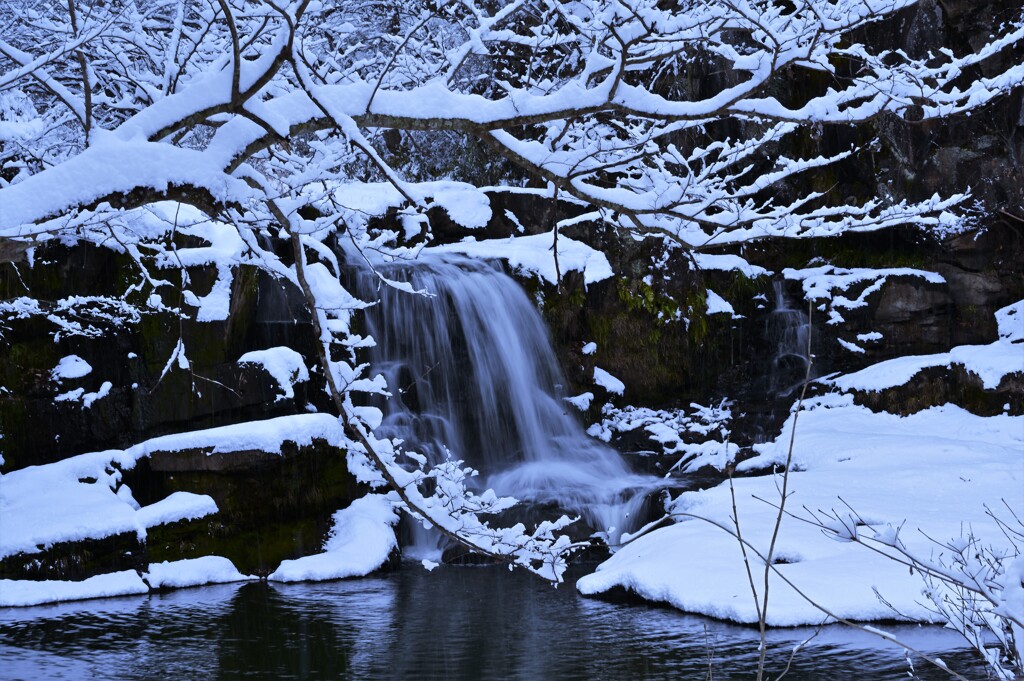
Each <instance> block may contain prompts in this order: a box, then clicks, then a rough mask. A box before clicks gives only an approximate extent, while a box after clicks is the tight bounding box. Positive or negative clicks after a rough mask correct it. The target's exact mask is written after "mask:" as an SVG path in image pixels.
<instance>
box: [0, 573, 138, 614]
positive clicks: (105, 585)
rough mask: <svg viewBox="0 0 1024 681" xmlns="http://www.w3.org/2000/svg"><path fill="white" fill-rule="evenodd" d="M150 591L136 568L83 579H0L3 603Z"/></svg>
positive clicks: (14, 603)
mask: <svg viewBox="0 0 1024 681" xmlns="http://www.w3.org/2000/svg"><path fill="white" fill-rule="evenodd" d="M148 592H149V588H148V587H147V586H146V583H145V582H143V581H142V578H141V577H139V574H138V573H137V572H135V571H134V570H123V571H121V572H111V573H109V574H105V575H96V576H95V577H90V578H88V579H85V580H82V581H80V582H70V581H62V580H47V581H39V582H36V581H29V580H14V579H0V607H10V606H28V605H39V604H40V603H52V602H55V601H76V600H83V599H86V598H109V597H111V596H129V595H136V594H144V593H148Z"/></svg>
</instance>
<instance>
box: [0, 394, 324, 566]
mask: <svg viewBox="0 0 1024 681" xmlns="http://www.w3.org/2000/svg"><path fill="white" fill-rule="evenodd" d="M315 439H322V440H326V441H328V442H330V443H332V444H334V445H338V444H341V443H342V442H343V441H344V435H343V433H342V429H341V426H340V424H339V423H338V419H337V418H335V417H333V416H330V415H329V414H299V415H294V416H283V417H279V418H275V419H268V420H266V421H256V422H250V423H239V424H235V425H231V426H222V427H219V428H210V429H208V430H199V431H193V432H189V433H181V434H177V435H164V436H162V437H157V438H153V439H151V440H147V441H145V442H142V443H140V444H138V445H135V446H134V447H130V448H128V449H125V450H108V451H105V452H93V453H89V454H80V455H78V456H73V457H70V458H67V459H64V460H62V461H58V462H55V463H51V464H46V465H43V466H31V467H29V468H24V469H21V470H17V471H13V472H11V473H6V474H4V475H2V476H0V518H2V521H0V522H2V527H3V532H0V558H4V557H6V556H10V555H14V554H17V553H37V552H39V551H40V550H42V549H43V548H46V547H48V546H52V545H53V544H57V543H61V542H69V541H78V540H82V539H102V538H105V537H110V536H113V535H117V534H123V533H135V534H136V535H137V536H138V537H139V538H140V539H144V538H145V536H146V529H147V528H148V527H152V526H154V525H157V524H161V523H171V522H178V521H181V520H190V519H196V518H200V517H204V516H206V515H209V514H211V513H215V512H216V510H217V509H216V505H215V504H214V502H213V500H212V499H211V498H210V497H208V496H205V495H196V494H190V493H186V492H177V493H174V494H172V495H170V496H168V497H166V498H165V499H162V500H159V501H157V502H155V503H154V504H151V505H150V506H145V507H142V508H139V506H138V504H137V503H135V501H134V500H133V499H132V496H131V492H130V490H129V489H128V488H127V486H125V485H123V484H121V473H120V471H119V470H117V467H120V468H122V469H130V468H132V467H133V466H134V465H135V462H136V461H138V460H139V459H140V458H143V457H146V456H148V455H149V454H151V453H152V452H158V451H162V452H174V451H181V450H186V449H193V450H194V449H199V450H205V451H207V452H208V455H209V456H216V455H217V454H219V453H225V452H235V451H247V450H256V451H264V452H269V453H278V452H280V451H281V447H282V444H283V442H284V441H286V440H289V441H292V442H295V443H296V444H297V445H298V446H305V445H309V444H311V443H312V441H313V440H315Z"/></svg>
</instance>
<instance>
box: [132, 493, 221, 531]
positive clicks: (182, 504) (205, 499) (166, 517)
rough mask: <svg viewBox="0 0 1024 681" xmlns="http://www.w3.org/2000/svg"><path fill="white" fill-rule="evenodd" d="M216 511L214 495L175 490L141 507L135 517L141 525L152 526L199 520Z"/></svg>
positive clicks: (144, 526)
mask: <svg viewBox="0 0 1024 681" xmlns="http://www.w3.org/2000/svg"><path fill="white" fill-rule="evenodd" d="M121 489H126V488H125V487H122V488H121ZM216 512H217V502H215V501H214V500H213V497H210V496H207V495H206V494H193V493H192V492H174V493H172V494H171V495H170V496H168V497H165V498H163V499H161V500H160V501H157V502H154V503H152V504H150V505H149V506H143V507H142V508H140V509H139V510H138V511H136V512H135V519H136V522H137V523H138V525H139V526H140V527H143V528H150V527H156V526H157V525H166V524H169V523H176V522H179V521H182V520H197V519H199V518H203V517H206V516H208V515H213V514H214V513H216Z"/></svg>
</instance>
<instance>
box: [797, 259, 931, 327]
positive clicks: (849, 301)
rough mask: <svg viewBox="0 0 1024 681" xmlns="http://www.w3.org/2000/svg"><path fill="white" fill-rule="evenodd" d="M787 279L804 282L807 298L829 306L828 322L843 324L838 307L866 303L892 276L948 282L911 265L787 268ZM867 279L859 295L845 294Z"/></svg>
mask: <svg viewBox="0 0 1024 681" xmlns="http://www.w3.org/2000/svg"><path fill="white" fill-rule="evenodd" d="M782 274H783V276H785V277H786V279H790V280H795V281H800V282H802V283H803V289H804V297H805V298H807V300H810V301H813V302H817V303H821V304H822V306H821V307H820V308H819V309H821V310H824V309H825V305H828V306H829V310H828V311H829V321H828V323H829V324H840V323H842V322H843V321H845V320H844V319H843V317H842V315H841V314H840V312H839V310H852V309H854V308H858V307H864V306H865V305H867V304H868V303H867V299H868V296H870V295H871V294H872V293H875V292H876V291H879V290H881V288H882V286H883V285H884V284H885V282H886V281H887V280H888V279H889V277H919V278H921V279H924V280H925V281H927V282H928V283H930V284H942V283H945V281H946V280H945V279H944V278H943V277H942V275H940V274H937V273H935V272H927V271H925V270H915V269H911V268H909V267H895V268H888V269H871V268H864V267H857V268H852V269H851V268H844V267H835V266H834V265H822V266H820V267H808V268H805V269H800V270H797V269H792V268H786V269H784V270H783V271H782ZM865 282H867V283H868V285H867V286H866V287H864V288H863V289H862V290H861V292H860V294H859V295H858V296H857V297H856V298H848V297H846V296H845V295H840V293H845V292H846V291H848V290H849V289H851V288H852V287H854V286H856V285H858V284H863V283H865Z"/></svg>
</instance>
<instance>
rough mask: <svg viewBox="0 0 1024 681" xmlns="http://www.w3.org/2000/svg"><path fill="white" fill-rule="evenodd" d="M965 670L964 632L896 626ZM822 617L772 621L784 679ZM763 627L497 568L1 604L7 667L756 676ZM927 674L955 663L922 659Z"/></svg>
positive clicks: (850, 650)
mask: <svg viewBox="0 0 1024 681" xmlns="http://www.w3.org/2000/svg"><path fill="white" fill-rule="evenodd" d="M890 629H896V630H897V633H898V634H899V635H900V636H901V638H903V639H904V640H905V641H906V642H907V643H909V644H911V645H913V646H914V647H916V648H918V649H921V650H924V651H927V652H929V653H931V654H934V653H937V654H939V655H941V657H942V659H943V660H944V661H946V662H947V663H948V664H949V665H950V666H951V667H953V668H954V669H958V670H959V671H961V673H964V674H965V675H966V676H968V677H970V678H984V676H985V675H984V670H983V669H981V668H980V667H979V666H978V663H977V660H976V659H975V658H974V657H973V656H972V655H971V654H970V653H969V652H967V651H966V650H964V648H963V644H962V641H961V640H960V639H959V638H958V637H956V636H955V635H954V634H952V633H951V632H948V631H944V630H942V629H939V628H937V627H917V626H902V627H893V628H890ZM813 633H814V630H813V629H787V630H777V631H773V632H771V633H770V638H769V650H770V655H769V660H770V663H769V669H770V670H771V671H773V672H774V674H773V676H772V677H771V678H774V676H777V675H778V674H779V673H780V672H781V671H782V670H783V668H784V667H785V665H786V661H787V660H788V659H789V657H790V652H791V650H792V649H793V646H794V645H796V644H797V643H799V642H800V641H802V640H804V639H806V638H807V637H808V636H810V635H811V634H813ZM756 657H757V632H756V631H755V630H753V629H750V628H745V627H736V626H730V625H727V624H723V623H720V622H715V621H713V620H708V619H704V618H701V617H695V616H690V615H684V614H681V613H678V612H676V611H674V610H671V609H669V608H661V607H652V606H647V605H642V604H618V603H607V602H602V601H598V600H593V599H585V598H582V597H580V596H579V595H577V593H576V591H575V590H574V589H573V587H572V584H571V582H570V583H569V584H566V585H563V586H562V587H560V588H558V589H553V588H551V587H549V586H547V585H546V584H544V583H542V582H540V581H539V580H537V579H536V578H533V577H531V576H529V575H526V574H522V573H520V572H518V571H517V572H515V573H509V572H508V571H507V570H506V569H504V568H498V567H476V568H470V567H462V568H457V567H442V568H438V569H436V570H434V571H433V572H427V571H426V570H424V569H422V568H421V567H419V565H416V564H406V565H404V566H403V567H402V569H401V570H398V571H396V572H393V573H390V574H385V575H382V576H379V577H371V578H367V579H359V580H351V581H339V582H328V583H319V584H296V585H269V584H265V583H250V584H242V585H237V584H235V585H224V586H213V587H203V588H198V589H185V590H181V591H175V592H170V593H167V594H164V595H154V596H148V597H147V596H143V597H126V598H116V599H103V600H93V601H83V602H77V603H66V604H57V605H49V606H39V607H34V608H8V609H2V610H0V678H2V679H5V680H6V679H26V680H34V679H140V680H141V679H153V680H160V681H176V680H178V679H217V678H220V679H236V678H251V679H344V678H355V679H473V680H475V679H581V680H583V679H706V678H709V677H708V670H709V665H710V670H711V673H712V676H711V677H710V678H713V679H719V680H722V679H752V678H753V677H754V669H755V665H756ZM913 663H914V666H915V667H916V670H917V678H921V679H944V678H949V677H948V676H947V675H946V674H944V673H942V672H940V671H938V670H935V669H934V668H930V667H929V666H928V665H927V664H926V663H925V662H924V661H922V660H920V659H916V658H915V659H913ZM909 671H910V668H909V666H908V664H907V661H906V660H905V659H904V654H903V652H902V650H901V649H899V648H896V647H895V646H890V645H886V644H884V643H882V642H880V641H879V640H878V639H876V638H874V637H872V636H869V635H867V634H862V633H858V632H852V631H850V630H849V629H846V628H842V627H836V626H833V627H825V628H824V629H822V631H821V632H820V633H819V635H818V636H817V637H816V638H815V639H814V640H813V641H812V642H811V643H809V644H808V645H807V646H806V648H804V649H803V650H802V651H801V652H800V653H798V654H797V655H796V656H795V658H794V660H793V668H792V669H791V670H790V672H789V674H788V675H787V676H786V679H790V680H804V679H821V680H825V679H828V680H830V681H832V680H836V679H906V678H910V677H909V676H908V672H909Z"/></svg>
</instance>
